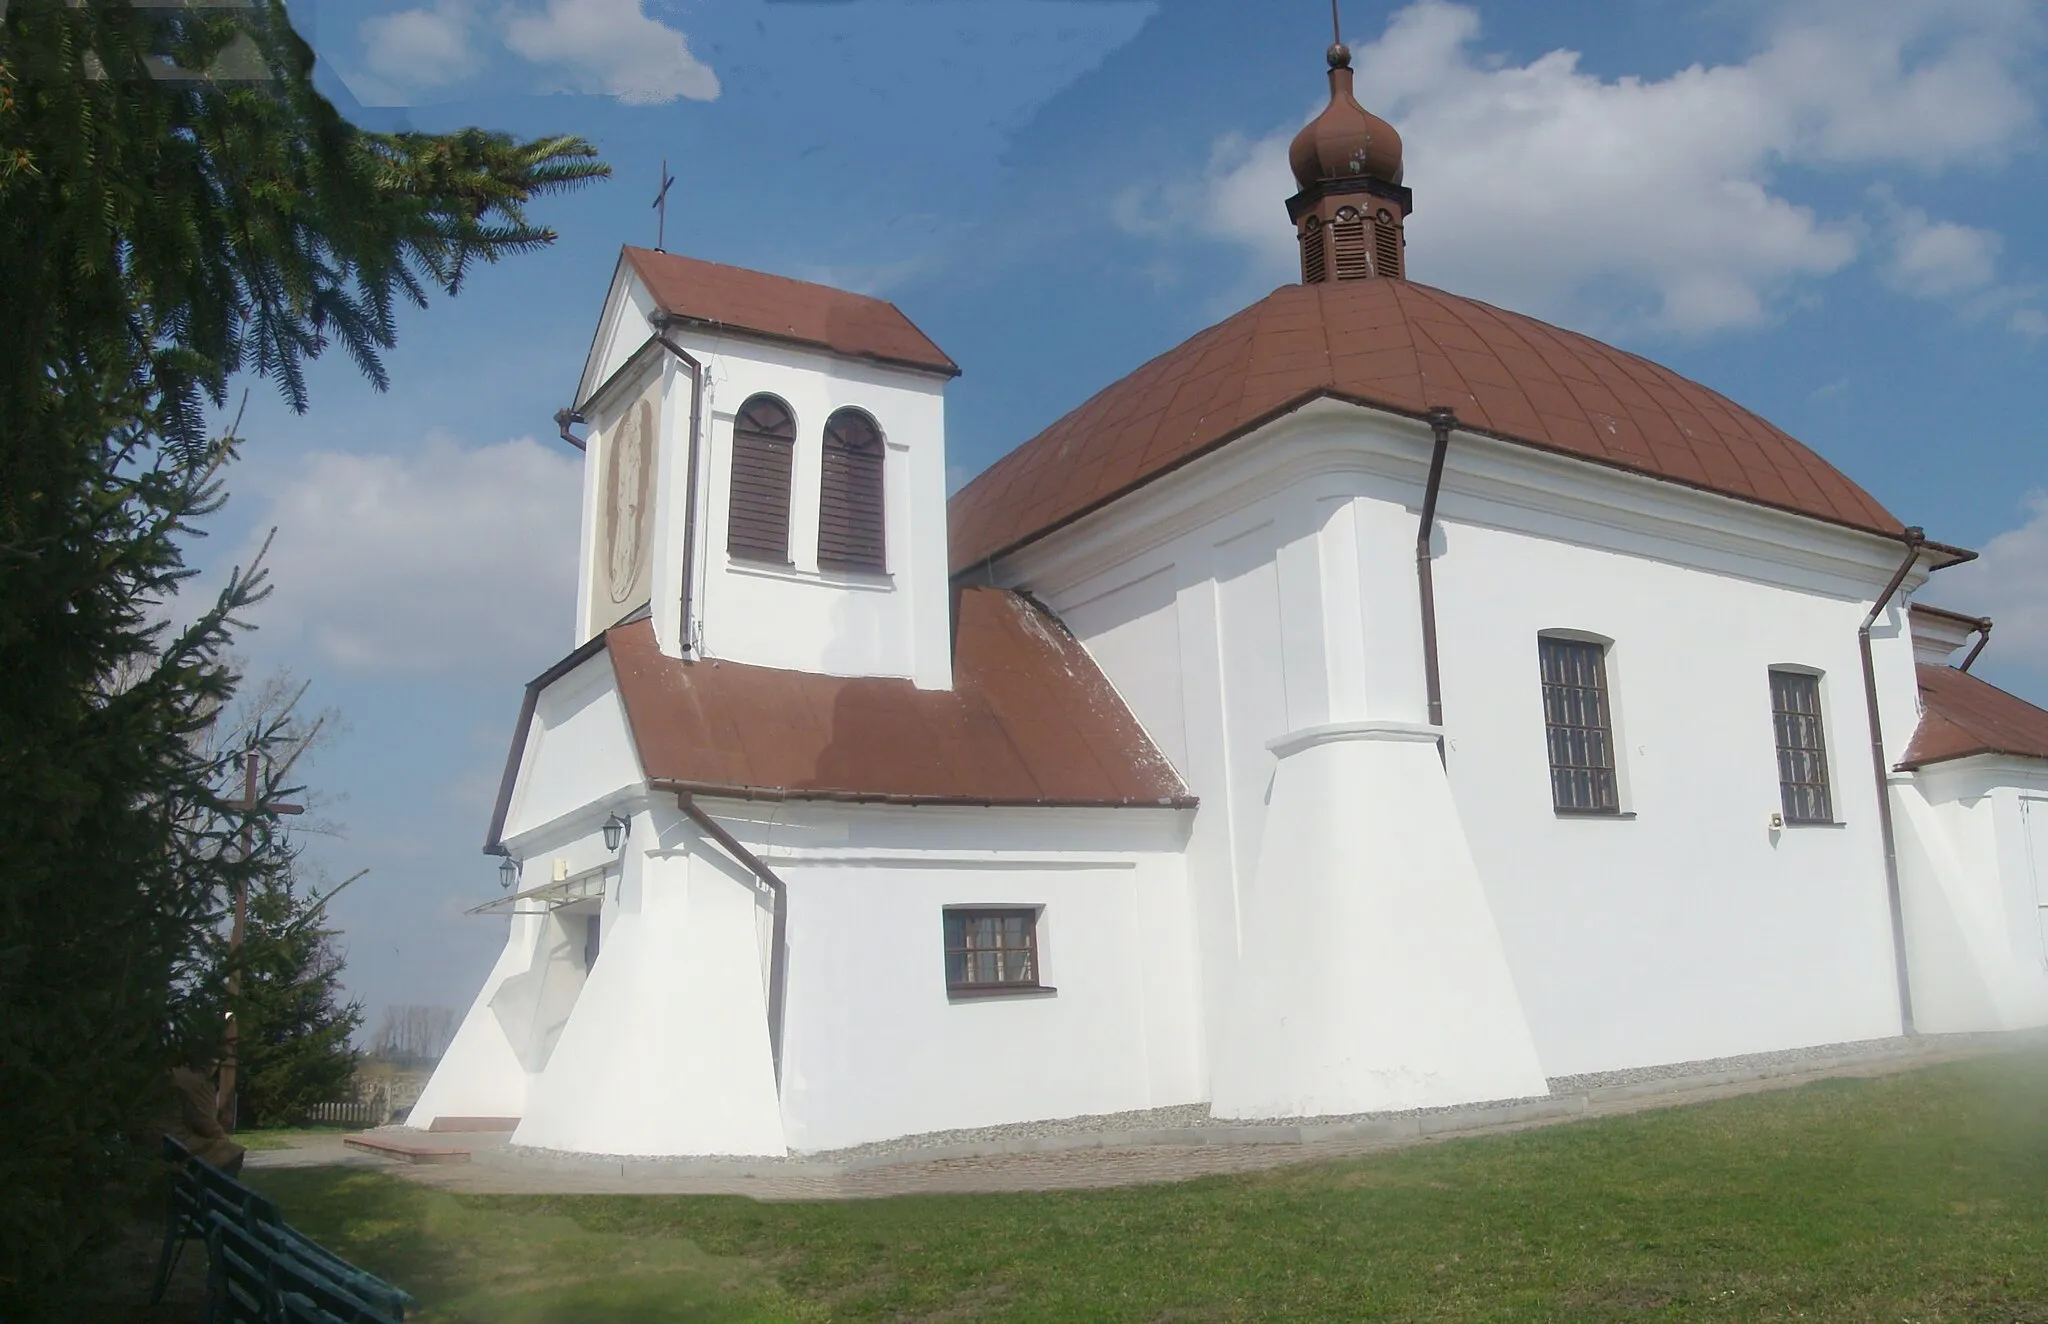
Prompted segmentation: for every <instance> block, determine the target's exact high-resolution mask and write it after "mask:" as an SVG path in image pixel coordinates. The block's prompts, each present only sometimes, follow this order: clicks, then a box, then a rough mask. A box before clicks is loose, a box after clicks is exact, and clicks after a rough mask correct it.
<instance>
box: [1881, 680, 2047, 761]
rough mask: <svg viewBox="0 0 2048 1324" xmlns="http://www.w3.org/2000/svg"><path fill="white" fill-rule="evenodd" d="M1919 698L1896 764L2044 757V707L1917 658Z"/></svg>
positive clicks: (2045, 733) (2045, 740)
mask: <svg viewBox="0 0 2048 1324" xmlns="http://www.w3.org/2000/svg"><path fill="white" fill-rule="evenodd" d="M1920 704H1921V713H1920V725H1919V727H1918V729H1916V730H1915V731H1914V732H1913V743H1912V744H1910V745H1908V746H1907V747H1906V757H1905V758H1904V759H1903V760H1902V761H1901V762H1900V763H1899V766H1900V767H1901V768H1924V767H1926V766H1927V765H1928V764H1930V763H1944V762H1947V761H1948V760H1950V759H1966V758H1969V757H1970V756H1971V755H1974V754H2004V755H2008V756H2015V757H2018V758H2028V759H2048V712H2044V711H2042V710H2041V709H2039V708H2036V707H2035V706H2034V705H2033V704H2031V703H2028V702H2027V701H2026V700H2025V699H2022V698H2020V697H2019V696H2018V695H2016V694H2008V693H2006V692H2005V691H2004V690H2002V689H1999V688H1998V687H1997V686H1996V685H1993V684H1991V683H1990V682H1989V681H1983V680H1979V679H1977V678H1976V677H1975V676H1972V675H1971V674H1969V673H1968V672H1967V671H1958V670H1957V669H1956V668H1954V667H1944V666H1930V665H1928V664H1927V663H1924V662H1923V663H1921V664H1920Z"/></svg>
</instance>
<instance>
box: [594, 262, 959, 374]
mask: <svg viewBox="0 0 2048 1324" xmlns="http://www.w3.org/2000/svg"><path fill="white" fill-rule="evenodd" d="M623 260H624V261H625V262H626V263H627V264H628V265H630V266H631V267H632V268H633V270H634V271H635V272H636V273H638V274H639V277H640V279H641V280H642V281H643V282H645V284H646V286H647V289H648V292H649V293H650V294H652V295H653V296H654V301H655V303H657V304H659V305H660V307H661V310H662V311H663V312H664V313H666V314H668V315H669V316H670V317H672V318H676V319H679V320H681V321H685V322H696V323H699V324H701V325H703V326H705V327H709V328H711V329H714V330H720V331H733V332H738V333H740V334H743V335H752V336H761V337H765V338H767V339H770V340H780V341H786V342H789V343H792V344H799V345H810V346H814V347H816V348H819V349H827V350H830V351H832V352H833V353H834V354H844V355H847V356H849V357H851V358H861V359H874V360H876V361H878V362H881V363H889V364H895V365H897V366H899V367H907V368H917V369H921V370H923V371H926V372H942V373H945V374H946V375H947V376H949V377H957V376H959V375H960V367H959V365H958V364H956V363H954V362H953V360H952V359H950V358H948V357H947V356H946V353H945V351H944V350H941V349H940V348H939V347H938V346H937V345H935V344H933V343H932V341H931V338H930V337H929V336H927V335H925V333H924V332H922V331H920V330H918V329H917V327H916V325H915V324H913V323H912V322H911V320H910V319H909V318H908V317H905V316H904V315H903V313H902V311H901V310H900V309H898V308H897V307H896V305H895V304H893V303H890V302H889V301H887V300H886V299H874V298H870V297H869V296H867V295H865V294H853V293H851V292H849V291H847V290H835V289H833V288H832V287H831V286H829V285H813V284H811V283H810V282H808V281H801V280H791V279H789V278H788V277H787V276H771V275H768V274H767V273H766V272H761V271H748V270H746V269H745V268H744V267H728V266H724V265H722V264H720V263H717V262H705V261H701V260H699V259H697V258H693V257H682V256H680V255H678V254H675V253H660V252H656V251H655V250H653V249H651V248H634V247H633V246H631V245H630V244H629V245H627V246H626V249H625V253H624V258H623Z"/></svg>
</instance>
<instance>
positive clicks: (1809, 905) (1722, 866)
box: [1001, 402, 1924, 1075]
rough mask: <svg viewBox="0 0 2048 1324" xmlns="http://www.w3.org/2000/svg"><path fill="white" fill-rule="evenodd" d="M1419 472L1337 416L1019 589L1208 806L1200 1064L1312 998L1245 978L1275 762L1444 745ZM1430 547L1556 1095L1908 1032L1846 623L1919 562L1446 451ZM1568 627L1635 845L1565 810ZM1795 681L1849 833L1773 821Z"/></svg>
mask: <svg viewBox="0 0 2048 1324" xmlns="http://www.w3.org/2000/svg"><path fill="white" fill-rule="evenodd" d="M1428 449H1429V434H1428V432H1427V429H1426V428H1424V427H1422V426H1421V425H1419V424H1415V423H1412V422H1408V421H1405V420H1398V419H1392V418H1388V417H1387V416H1384V415H1377V414H1373V413H1371V412H1369V411H1365V410H1361V409H1357V408H1355V407H1352V406H1348V405H1342V404H1338V403H1335V402H1319V403H1317V404H1314V405H1311V406H1309V407H1308V408H1306V409H1304V410H1302V411H1299V412H1298V413H1297V414H1296V415H1294V416H1292V417H1290V418H1289V419H1287V420H1283V421H1282V422H1280V423H1278V424H1275V425H1273V426H1272V427H1269V428H1268V429H1266V430H1264V432H1263V433H1261V434H1259V435H1256V436H1254V437H1252V438H1247V439H1245V440H1242V441H1239V442H1236V443H1234V444H1233V445H1232V446H1230V447H1228V448H1226V449H1225V450H1223V451H1221V452H1218V453H1217V454H1216V455H1215V456H1212V457H1209V458H1208V459H1205V460H1203V461H1200V462H1198V463H1196V464H1193V465H1190V466H1188V467H1187V468H1185V469H1183V470H1182V471H1180V472H1179V473H1177V474H1175V475H1172V476H1170V477H1168V478H1166V479H1164V480H1161V481H1159V482H1157V483H1154V484H1152V485H1151V486H1149V487H1147V488H1146V489H1143V490H1141V491H1140V492H1139V493H1137V494H1135V495H1134V496H1133V497H1131V498H1128V499H1127V500H1126V501H1124V502H1120V503H1118V505H1117V506H1115V507H1112V508H1110V509H1108V510H1105V511H1103V512H1100V513H1098V514H1096V515H1093V516H1090V517H1088V518H1087V519H1084V520H1081V521H1078V522H1077V523H1076V524H1074V525H1073V526H1070V527H1069V528H1068V529H1067V530H1063V531H1061V532H1060V533H1056V534H1054V535H1052V536H1051V537H1049V538H1047V539H1045V540H1043V542H1041V543H1040V544H1038V545H1036V546H1034V547H1033V548H1030V549H1027V550H1026V551H1025V552H1023V553H1020V554H1018V555H1015V556H1013V557H1012V558H1010V560H1009V561H1008V562H1007V563H1006V564H1005V566H1003V567H1002V568H1001V577H1002V578H1004V579H1005V582H1010V583H1015V584H1018V585H1020V586H1023V587H1026V588H1029V589H1031V590H1032V591H1034V592H1036V593H1038V594H1039V595H1040V596H1042V597H1044V598H1045V599H1046V600H1047V601H1048V602H1049V603H1050V604H1051V605H1052V606H1053V608H1054V609H1055V610H1056V611H1058V612H1059V613H1060V614H1061V616H1062V618H1063V619H1064V620H1066V621H1067V622H1068V624H1069V625H1070V626H1071V627H1073V628H1074V629H1075V631H1076V632H1077V634H1079V635H1080V637H1081V638H1082V639H1083V640H1084V641H1086V642H1087V643H1088V645H1089V647H1090V649H1091V652H1092V653H1093V654H1094V655H1095V656H1096V658H1097V660H1098V661H1099V662H1100V663H1101V664H1102V666H1103V667H1104V670H1105V671H1106V672H1107V673H1108V674H1109V676H1110V677H1111V679H1112V680H1113V681H1114V682H1115V683H1116V685H1117V687H1118V689H1119V690H1120V691H1121V692H1122V693H1123V694H1124V695H1125V697H1126V699H1127V700H1128V701H1129V702H1131V704H1132V705H1133V708H1134V711H1136V712H1137V713H1138V714H1139V716H1140V718H1141V720H1143V721H1144V722H1145V723H1146V725H1147V729H1148V730H1150V731H1152V732H1153V733H1154V735H1155V738H1157V739H1158V740H1159V742H1160V744H1161V746H1162V748H1165V749H1167V750H1168V751H1169V753H1170V754H1171V755H1172V756H1173V757H1174V759H1175V762H1176V764H1177V766H1178V767H1179V768H1180V769H1181V771H1182V773H1183V775H1184V776H1186V777H1187V779H1188V780H1189V782H1190V784H1191V785H1192V787H1193V789H1194V790H1195V791H1196V793H1197V794H1198V795H1200V796H1201V797H1202V801H1203V807H1202V810H1201V811H1200V813H1199V814H1198V816H1197V822H1196V824H1195V827H1194V830H1193V833H1192V837H1191V842H1190V847H1189V860H1188V872H1189V877H1190V880H1191V886H1192V888H1193V890H1194V891H1195V894H1196V907H1197V914H1198V916H1199V927H1200V938H1199V942H1200V948H1201V952H1202V958H1203V961H1202V971H1203V981H1204V1001H1205V1010H1206V1013H1207V1015H1206V1022H1207V1025H1208V1026H1209V1033H1210V1045H1209V1046H1210V1050H1211V1052H1212V1054H1213V1053H1217V1052H1219V1051H1220V1049H1219V1044H1218V1040H1217V1037H1218V1036H1219V1035H1223V1034H1225V1033H1226V1031H1225V1030H1223V1028H1222V1026H1223V1025H1224V1024H1225V1019H1224V1016H1223V1015H1222V1011H1223V1009H1226V1008H1229V1007H1230V1006H1232V1005H1233V1002H1234V1000H1235V999H1236V998H1237V997H1238V996H1239V990H1237V989H1236V988H1235V984H1236V982H1237V981H1239V980H1255V981H1260V984H1261V987H1263V985H1264V983H1265V981H1274V980H1280V981H1285V980H1290V979H1294V978H1296V977H1297V972H1295V971H1292V970H1288V969H1285V968H1282V967H1280V966H1278V965H1276V964H1274V962H1273V960H1272V958H1261V964H1259V965H1258V966H1257V967H1256V968H1254V967H1252V966H1251V965H1249V964H1247V963H1248V962H1249V961H1250V959H1251V957H1250V953H1249V950H1248V948H1247V946H1246V944H1247V941H1248V940H1247V929H1246V927H1245V924H1246V920H1245V916H1246V914H1247V912H1248V911H1249V910H1250V909H1252V908H1254V901H1255V898H1253V897H1252V896H1251V895H1250V894H1249V889H1252V888H1253V887H1255V886H1256V882H1255V880H1256V878H1257V877H1258V870H1257V862H1258V859H1259V854H1260V849H1261V842H1262V838H1263V836H1264V834H1265V831H1266V818H1267V816H1268V813H1269V812H1270V811H1269V809H1268V797H1269V796H1270V795H1272V794H1274V793H1275V787H1276V783H1275V781H1274V774H1275V770H1276V763H1275V760H1274V757H1273V755H1272V753H1271V751H1270V750H1269V749H1268V748H1267V744H1268V742H1269V741H1272V740H1274V739H1276V738H1278V737H1281V736H1283V735H1285V734H1287V733H1288V732H1290V731H1299V730H1301V729H1304V728H1308V727H1312V726H1315V725H1317V724H1319V723H1329V722H1344V721H1354V720H1394V721H1407V722H1419V721H1422V720H1423V719H1424V718H1425V717H1426V712H1425V705H1424V702H1423V680H1422V667H1421V660H1420V659H1421V645H1420V627H1419V600H1418V597H1417V592H1416V588H1415V570H1414V554H1413V545H1414V537H1415V529H1416V518H1417V516H1416V511H1417V508H1418V506H1419V504H1420V495H1421V488H1422V480H1423V477H1424V472H1425V468H1426V464H1427V460H1428ZM1433 550H1434V558H1433V564H1434V570H1435V574H1436V583H1437V601H1438V625H1439V634H1440V646H1441V656H1442V676H1443V692H1444V707H1445V731H1446V735H1447V738H1448V748H1447V756H1448V763H1449V776H1450V785H1451V788H1452V791H1453V794H1454V798H1455V805H1456V810H1457V815H1458V817H1459V819H1460V820H1461V821H1462V823H1463V827H1464V833H1465V836H1466V839H1467V842H1468V844H1469V849H1470V852H1471V856H1472V859H1473V860H1474V861H1475V863H1476V866H1477V869H1478V875H1479V878H1480V879H1481V881H1482V883H1483V887H1484V894H1485V897H1486V900H1487V903H1488V907H1489V909H1490V911H1491V915H1492V919H1493V921H1494V923H1495V925H1496V926H1497V929H1498V933H1499V936H1500V942H1501V944H1502V948H1503V950H1504V952H1505V959H1506V962H1507V965H1508V968H1509V970H1510V971H1511V973H1512V983H1513V987H1514V988H1515V990H1516V992H1517V995H1518V998H1519V1000H1520V1004H1521V1008H1522V1010H1523V1012H1524V1014H1525V1015H1526V1019H1527V1025H1528V1028H1529V1031H1530V1033H1531V1034H1532V1035H1533V1037H1534V1042H1535V1045H1536V1049H1537V1052H1538V1055H1539V1057H1540V1060H1541V1065H1542V1068H1543V1070H1544V1072H1545V1073H1547V1074H1549V1075H1559V1074H1568V1073H1575V1072H1582V1071H1595V1070H1604V1069H1610V1068H1618V1067H1624V1066H1631V1065H1641V1064H1649V1063H1656V1062H1669V1061H1678V1060H1686V1059H1691V1058H1698V1057H1707V1056H1717V1055H1724V1054H1732V1053H1741V1052H1750V1051H1759V1050H1765V1049H1773V1048H1781V1047H1787V1046H1791V1045H1795V1044H1810V1043H1820V1042H1830V1041H1840V1040H1850V1039H1861V1038H1869V1037H1875V1036H1881V1035H1886V1034H1892V1033H1896V1032H1897V1030H1898V1028H1899V1020H1898V1012H1897V998H1896V987H1895V979H1894V975H1893V968H1894V967H1893V960H1892V945H1891V935H1890V926H1889V911H1888V905H1887V901H1886V895H1885V884H1884V873H1883V864H1882V854H1881V849H1880V845H1879V837H1878V832H1877V824H1876V815H1875V799H1876V793H1875V788H1874V783H1873V779H1872V774H1871V772H1870V769H1869V767H1868V763H1869V758H1868V737H1867V732H1866V729H1865V724H1864V719H1863V702H1862V682H1861V676H1860V664H1859V661H1858V655H1857V651H1856V627H1857V625H1858V624H1859V622H1860V621H1861V619H1862V616H1863V614H1864V612H1865V611H1866V610H1867V609H1868V606H1869V603H1870V600H1871V598H1872V597H1873V596H1874V595H1875V593H1876V592H1877V591H1878V589H1879V588H1881V587H1882V585H1883V583H1884V581H1885V580H1886V579H1887V578H1888V577H1889V575H1890V573H1891V571H1892V570H1893V569H1894V568H1895V567H1896V565H1897V562H1898V560H1899V558H1900V556H1901V555H1902V554H1903V550H1904V549H1903V547H1902V546H1901V545H1899V544H1897V543H1887V542H1885V541H1883V540H1880V539H1877V538H1873V537H1869V536H1865V535H1858V534H1853V533H1850V532H1848V531H1844V530H1837V529H1834V528H1831V527H1829V526H1825V525H1821V524H1819V523H1817V522H1815V521H1810V520H1802V519H1798V518H1796V517H1789V516H1784V515H1779V514H1776V513H1774V512H1770V511H1767V510H1764V509H1761V508H1759V507H1755V506H1751V505H1747V504H1745V503H1741V502H1736V501H1733V500H1730V499H1727V498H1721V497H1716V496H1712V495H1709V494H1706V493H1701V492H1696V491H1693V490H1691V489H1686V488H1681V487H1678V486H1677V485H1674V484H1667V483H1660V482H1657V481H1655V480H1650V479H1643V478H1638V477H1635V476H1632V475H1626V474H1622V473H1619V472H1614V471H1609V470H1604V469H1600V468H1597V467H1595V466H1591V465H1586V464H1583V463H1577V462H1572V461H1568V460H1562V459H1558V458H1555V457H1551V456H1547V455H1543V454H1541V453H1538V452H1535V451H1531V450H1529V449H1527V448H1519V447H1512V446H1508V445H1505V444H1502V443H1496V442H1491V441H1488V440H1485V439H1482V438H1476V437H1472V436H1470V435H1469V434H1459V435H1458V436H1457V437H1456V438H1455V439H1454V440H1453V443H1452V446H1451V451H1450V465H1449V469H1448V471H1447V474H1446V478H1445V484H1444V494H1443V498H1442V504H1441V509H1440V512H1439V527H1438V531H1437V535H1436V539H1435V542H1434V547H1433ZM1923 577H1924V576H1920V575H1916V576H1915V577H1914V578H1913V579H1911V580H1909V583H1908V587H1909V589H1910V587H1912V585H1914V584H1916V583H1917V582H1918V581H1919V579H1921V578H1923ZM1901 621H1902V604H1900V605H1895V606H1894V607H1893V608H1892V610H1891V611H1889V612H1888V613H1887V614H1886V616H1885V617H1884V618H1883V619H1882V620H1881V621H1880V622H1879V624H1878V627H1877V629H1876V630H1875V631H1874V632H1873V635H1874V650H1875V655H1876V659H1877V665H1878V671H1879V681H1880V691H1881V698H1882V705H1883V709H1884V713H1885V723H1886V739H1887V746H1888V747H1889V748H1890V749H1891V750H1892V752H1893V756H1894V757H1896V756H1897V754H1898V753H1899V752H1900V751H1902V750H1903V748H1904V745H1905V743H1906V741H1907V740H1908V739H1910V737H1911V734H1912V730H1913V726H1914V723H1915V721H1916V719H1917V710H1916V705H1915V697H1914V695H1915V686H1914V679H1913V669H1912V668H1913V659H1912V652H1911V645H1910V641H1909V640H1908V639H1907V638H1906V637H1905V635H1904V633H1903V631H1902V629H1901ZM1557 629H1562V630H1568V631H1578V632H1583V633H1588V634H1593V635H1598V636H1602V637H1605V638H1607V639H1611V640H1613V641H1614V643H1613V647H1612V649H1611V652H1610V676H1609V681H1610V687H1611V690H1612V693H1613V697H1614V701H1615V705H1616V711H1617V722H1616V735H1617V740H1618V741H1619V742H1620V743H1622V745H1623V751H1622V757H1621V760H1620V762H1621V778H1622V784H1623V788H1624V789H1623V796H1624V808H1625V809H1626V810H1628V811H1629V814H1630V816H1627V817H1621V818H1615V819H1598V820H1586V819H1574V818H1565V817H1561V816H1559V815H1557V814H1556V813H1555V812H1554V811H1553V809H1552V807H1551V803H1550V787H1549V777H1548V769H1547V758H1546V751H1545V742H1544V728H1543V718H1542V708H1541V699H1540V688H1539V681H1538V671H1537V658H1536V637H1537V634H1538V632H1539V631H1544V630H1557ZM1779 664H1789V665H1795V666H1801V667H1808V668H1815V669H1819V670H1820V671H1822V672H1823V674H1824V680H1823V692H1824V702H1825V704H1826V708H1827V732H1828V739H1829V745H1830V755H1831V767H1832V772H1833V787H1834V794H1835V802H1836V807H1837V817H1838V818H1839V819H1841V820H1842V821H1843V824H1844V825H1843V826H1841V827H1827V828H1797V829H1786V830H1782V831H1778V832H1773V831H1772V830H1771V829H1770V827H1769V825H1768V818H1769V815H1770V813H1771V812H1772V811H1773V810H1775V809H1777V808H1778V807H1779V792H1778V784H1777V771H1776V759H1775V748H1774V743H1773V735H1772V722H1771V713H1770V693H1769V686H1768V676H1767V673H1768V670H1769V668H1770V667H1772V666H1773V665H1779ZM1176 707H1177V709H1178V711H1175V708H1176ZM1390 795H1391V793H1390ZM1357 812H1359V813H1361V814H1384V815H1389V816H1396V815H1401V814H1404V813H1411V812H1415V811H1414V810H1413V809H1412V808H1411V807H1410V806H1407V805H1406V804H1405V802H1403V801H1401V800H1400V799H1398V798H1390V799H1389V800H1388V801H1386V802H1385V803H1380V804H1361V805H1359V806H1357ZM1256 992H1257V990H1253V992H1252V993H1248V994H1246V996H1252V995H1255V994H1256Z"/></svg>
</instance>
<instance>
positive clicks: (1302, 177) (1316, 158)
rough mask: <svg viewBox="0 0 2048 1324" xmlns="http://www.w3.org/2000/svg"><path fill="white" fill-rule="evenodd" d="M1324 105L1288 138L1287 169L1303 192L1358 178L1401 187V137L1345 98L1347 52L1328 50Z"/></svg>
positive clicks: (1341, 47)
mask: <svg viewBox="0 0 2048 1324" xmlns="http://www.w3.org/2000/svg"><path fill="white" fill-rule="evenodd" d="M1329 58H1330V104H1329V105H1327V106H1325V107H1324V108H1323V113H1322V114H1320V115H1318V116H1316V117H1315V119H1313V120H1311V121H1310V122H1309V124H1308V125H1307V127H1305V128H1303V129H1302V131H1301V132H1300V133H1297V134H1295V135H1294V143H1293V145H1292V146H1290V147H1289V148H1288V149H1287V163H1288V164H1289V165H1290V166H1292V167H1294V182H1295V183H1296V184H1299V185H1300V186H1301V188H1302V190H1303V191H1304V192H1306V191H1307V190H1309V189H1311V188H1314V187H1315V186H1316V185H1317V184H1322V183H1328V182H1329V181H1331V180H1336V179H1355V178H1358V177H1360V176H1363V177H1366V178H1369V179H1379V180H1384V181H1385V182H1387V183H1389V184H1398V183H1400V182H1401V135H1400V134H1398V133H1396V132H1394V126H1393V125H1391V124H1389V123H1387V122H1386V121H1385V120H1383V119H1381V118H1380V117H1379V116H1377V115H1375V114H1373V113H1372V112H1371V111H1369V110H1367V109H1366V108H1365V107H1363V106H1361V105H1359V104H1358V99H1357V98H1356V97H1354V96H1353V95H1352V93H1351V49H1350V47H1348V46H1345V45H1344V44H1343V43H1342V42H1339V43H1337V44H1336V45H1334V46H1332V47H1330V56H1329Z"/></svg>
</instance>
